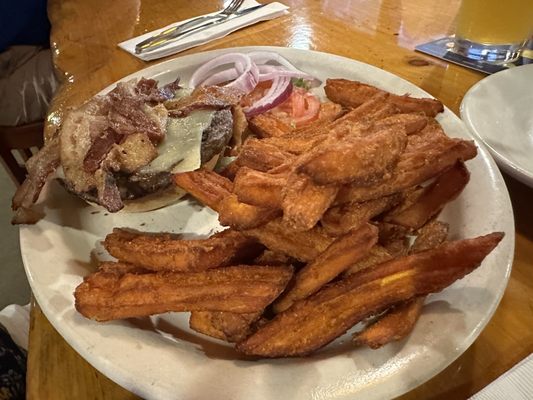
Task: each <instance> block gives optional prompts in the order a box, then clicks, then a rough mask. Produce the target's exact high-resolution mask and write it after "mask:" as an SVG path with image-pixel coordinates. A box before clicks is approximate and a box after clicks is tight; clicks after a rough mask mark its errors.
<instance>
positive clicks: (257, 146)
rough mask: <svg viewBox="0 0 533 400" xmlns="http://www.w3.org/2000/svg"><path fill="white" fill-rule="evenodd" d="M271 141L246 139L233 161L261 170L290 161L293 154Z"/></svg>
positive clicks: (264, 170)
mask: <svg viewBox="0 0 533 400" xmlns="http://www.w3.org/2000/svg"><path fill="white" fill-rule="evenodd" d="M271 141H272V140H258V139H248V140H247V141H246V142H245V144H244V146H243V147H242V151H241V152H240V154H239V156H238V157H237V159H236V160H235V162H236V163H237V165H239V166H240V167H248V168H251V169H255V170H257V171H263V172H266V171H269V170H271V169H272V168H275V167H278V166H280V165H282V164H286V163H289V162H292V160H293V159H294V156H293V155H292V154H290V152H287V151H284V150H280V148H279V147H278V146H276V145H275V144H271V143H270V142H271Z"/></svg>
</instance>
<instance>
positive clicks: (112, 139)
mask: <svg viewBox="0 0 533 400" xmlns="http://www.w3.org/2000/svg"><path fill="white" fill-rule="evenodd" d="M123 137H124V136H123V135H121V134H120V133H118V132H117V131H115V130H114V129H111V128H107V129H105V130H104V131H103V132H102V133H101V134H100V135H99V136H98V137H96V139H95V140H94V142H93V143H92V145H91V147H90V148H89V151H88V152H87V154H86V155H85V158H84V159H83V169H85V171H86V172H89V173H92V172H96V170H97V169H98V168H100V164H102V161H104V159H105V158H106V156H107V154H108V153H109V151H111V149H112V148H113V145H114V144H115V143H119V142H120V140H121V139H122V138H123Z"/></svg>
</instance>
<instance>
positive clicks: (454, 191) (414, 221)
mask: <svg viewBox="0 0 533 400" xmlns="http://www.w3.org/2000/svg"><path fill="white" fill-rule="evenodd" d="M469 179H470V174H469V172H468V170H467V169H466V167H465V165H464V163H462V162H458V163H457V164H456V165H455V166H453V167H452V168H450V169H449V170H447V171H445V172H443V173H442V174H441V175H440V176H438V177H437V178H436V179H435V181H434V182H433V183H432V184H431V185H429V186H427V187H426V188H424V191H423V193H422V194H421V195H420V197H419V198H418V199H417V201H416V202H415V203H414V204H413V205H412V206H410V207H408V208H407V209H404V210H401V211H399V212H398V211H395V210H391V212H390V213H389V214H388V215H386V216H385V218H384V220H385V221H388V222H392V223H394V224H398V225H403V226H406V227H409V228H413V229H418V228H420V227H421V226H423V225H424V224H425V223H426V222H427V221H428V220H429V219H431V218H432V217H433V216H435V215H437V214H438V213H439V212H440V211H441V210H442V209H443V208H444V206H445V205H446V203H448V202H450V201H452V200H453V199H455V198H456V197H457V196H458V195H459V194H460V193H461V192H462V191H463V189H464V187H465V186H466V184H467V183H468V180H469Z"/></svg>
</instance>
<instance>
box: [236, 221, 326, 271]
mask: <svg viewBox="0 0 533 400" xmlns="http://www.w3.org/2000/svg"><path fill="white" fill-rule="evenodd" d="M242 233H243V234H244V235H246V236H249V237H252V238H255V239H257V240H258V241H259V242H261V243H262V244H263V245H264V246H265V247H267V248H268V249H270V250H272V251H275V252H277V253H283V254H286V255H288V256H290V257H293V258H295V259H296V260H298V261H303V262H307V261H311V260H313V259H315V258H316V257H317V256H318V255H319V254H320V253H322V252H323V251H324V250H326V248H327V247H328V246H329V245H330V244H331V243H332V242H333V241H334V240H335V238H334V237H332V236H329V235H327V234H326V233H325V232H324V230H323V229H322V228H320V227H317V226H315V227H314V228H313V229H310V230H308V231H304V232H298V231H295V230H294V229H291V228H288V227H287V226H286V225H285V224H284V223H283V222H282V220H281V218H278V219H275V220H273V221H270V222H269V223H267V224H265V225H263V226H260V227H259V228H255V229H247V230H243V231H242Z"/></svg>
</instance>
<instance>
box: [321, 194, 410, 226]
mask: <svg viewBox="0 0 533 400" xmlns="http://www.w3.org/2000/svg"><path fill="white" fill-rule="evenodd" d="M400 199H401V196H400V195H399V194H397V193H395V194H392V195H390V196H385V197H381V198H379V199H375V200H369V201H365V202H363V203H345V204H341V205H338V206H334V207H331V208H329V209H328V210H327V211H326V212H325V213H324V215H323V216H322V218H321V220H320V223H321V224H322V226H323V227H324V229H325V230H326V232H328V233H329V234H331V235H343V234H345V233H347V232H349V231H351V230H353V229H357V228H358V227H360V226H361V225H363V224H364V223H365V222H367V221H369V220H370V219H372V218H374V217H376V216H377V215H379V214H381V213H382V212H384V211H386V210H388V209H390V208H391V207H394V206H395V205H396V204H398V202H399V201H400Z"/></svg>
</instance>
